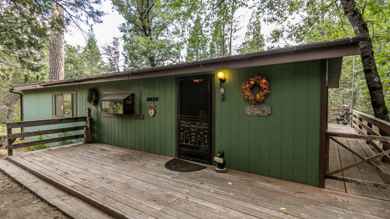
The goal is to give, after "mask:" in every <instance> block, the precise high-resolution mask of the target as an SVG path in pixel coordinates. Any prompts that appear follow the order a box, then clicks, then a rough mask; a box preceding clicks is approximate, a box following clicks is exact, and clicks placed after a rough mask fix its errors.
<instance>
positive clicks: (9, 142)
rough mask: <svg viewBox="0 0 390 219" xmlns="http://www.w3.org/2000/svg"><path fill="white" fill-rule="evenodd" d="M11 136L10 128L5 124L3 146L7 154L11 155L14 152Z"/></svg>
mask: <svg viewBox="0 0 390 219" xmlns="http://www.w3.org/2000/svg"><path fill="white" fill-rule="evenodd" d="M11 136H12V128H9V127H8V125H7V136H6V140H5V144H6V145H5V146H6V148H7V152H8V156H12V155H13V154H14V153H13V149H12V143H13V139H11Z"/></svg>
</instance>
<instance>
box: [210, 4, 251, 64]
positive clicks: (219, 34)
mask: <svg viewBox="0 0 390 219" xmlns="http://www.w3.org/2000/svg"><path fill="white" fill-rule="evenodd" d="M246 2H247V1H243V0H222V1H220V0H213V1H211V10H210V12H211V14H210V17H211V18H212V19H213V20H212V23H211V41H210V45H209V46H210V52H209V53H210V56H211V57H214V56H226V55H232V54H233V40H234V34H235V33H236V32H237V31H238V20H237V18H236V17H235V13H236V11H237V10H238V9H239V8H240V7H244V6H247V3H246Z"/></svg>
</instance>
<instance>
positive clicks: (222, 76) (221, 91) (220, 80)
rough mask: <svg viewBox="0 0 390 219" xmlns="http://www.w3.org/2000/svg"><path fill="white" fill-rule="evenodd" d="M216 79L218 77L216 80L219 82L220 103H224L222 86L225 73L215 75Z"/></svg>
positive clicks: (220, 72) (224, 80)
mask: <svg viewBox="0 0 390 219" xmlns="http://www.w3.org/2000/svg"><path fill="white" fill-rule="evenodd" d="M217 77H218V80H219V93H220V94H221V99H222V101H224V100H225V88H224V86H223V85H224V84H225V82H226V76H225V73H224V72H223V71H219V72H218V73H217Z"/></svg>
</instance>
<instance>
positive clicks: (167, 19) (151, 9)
mask: <svg viewBox="0 0 390 219" xmlns="http://www.w3.org/2000/svg"><path fill="white" fill-rule="evenodd" d="M112 3H113V5H114V6H115V8H116V9H117V10H118V12H119V13H120V14H121V15H122V16H123V17H124V19H125V20H126V22H125V23H124V24H122V26H121V32H122V33H123V41H124V55H125V61H126V64H127V67H129V68H140V67H143V66H157V65H163V64H167V63H174V62H177V61H178V59H179V58H180V44H179V43H178V42H176V41H175V40H174V38H175V35H178V34H179V33H180V31H179V30H178V27H177V26H175V25H174V24H176V23H177V22H178V21H179V20H180V18H181V16H178V11H179V10H178V8H180V6H181V5H182V2H181V1H164V0H113V1H112Z"/></svg>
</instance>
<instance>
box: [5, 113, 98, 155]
mask: <svg viewBox="0 0 390 219" xmlns="http://www.w3.org/2000/svg"><path fill="white" fill-rule="evenodd" d="M81 122H83V125H80V124H79V123H81ZM71 123H77V125H74V126H71V127H64V128H58V127H56V128H53V127H52V126H51V128H50V125H61V124H71ZM38 126H45V127H42V128H41V130H38V131H27V132H26V131H24V130H25V128H29V127H38ZM48 126H49V127H48ZM14 129H20V130H21V131H20V132H14ZM6 130H7V132H6V136H3V138H4V139H3V140H2V139H1V138H2V136H0V142H3V146H5V147H6V148H7V150H8V155H9V156H11V155H12V154H13V149H16V148H22V147H29V146H34V145H40V144H47V143H55V142H63V141H67V140H74V139H81V138H83V139H84V142H85V143H87V142H91V138H92V132H91V117H90V111H88V116H87V117H85V116H84V117H73V118H60V119H45V120H34V121H23V122H12V123H7V124H6ZM81 130H84V133H83V134H80V133H78V134H72V133H70V135H68V136H63V137H54V138H47V139H41V140H32V141H25V140H23V141H21V142H20V141H19V142H18V141H16V140H17V139H19V140H22V139H24V138H25V137H35V136H42V135H48V134H59V133H69V132H75V131H81ZM0 146H1V143H0Z"/></svg>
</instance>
